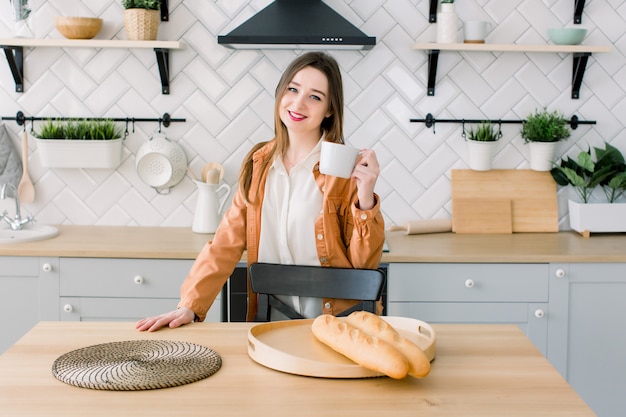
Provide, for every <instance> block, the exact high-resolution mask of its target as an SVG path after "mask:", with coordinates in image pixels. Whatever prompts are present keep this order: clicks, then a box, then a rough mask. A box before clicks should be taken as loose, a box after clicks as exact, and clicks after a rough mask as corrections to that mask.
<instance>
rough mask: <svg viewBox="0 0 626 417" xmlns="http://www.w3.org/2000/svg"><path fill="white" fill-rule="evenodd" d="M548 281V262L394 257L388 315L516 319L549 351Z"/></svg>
mask: <svg viewBox="0 0 626 417" xmlns="http://www.w3.org/2000/svg"><path fill="white" fill-rule="evenodd" d="M548 281H549V265H548V264H462V263H459V264H433V263H423V264H422V263H390V264H389V270H388V273H387V315H390V316H404V317H412V318H416V319H419V320H423V321H425V322H428V323H500V324H502V323H513V324H517V325H518V326H519V327H520V328H521V329H522V330H523V331H524V332H525V333H526V335H527V336H528V337H529V339H530V340H532V342H533V343H534V344H535V346H536V347H537V349H539V351H541V353H542V354H544V355H545V354H546V350H547V332H548V314H547V310H548Z"/></svg>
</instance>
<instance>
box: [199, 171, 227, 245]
mask: <svg viewBox="0 0 626 417" xmlns="http://www.w3.org/2000/svg"><path fill="white" fill-rule="evenodd" d="M193 182H194V183H195V184H196V186H197V187H198V200H197V201H196V211H195V213H194V216H193V223H192V225H191V230H192V231H193V232H195V233H215V231H216V230H217V226H219V224H220V221H221V220H222V210H223V208H224V203H226V198H227V197H228V196H229V195H230V186H229V185H228V184H226V183H224V184H222V185H217V184H209V183H206V182H202V181H196V180H194V181H193ZM220 194H222V195H221V196H220Z"/></svg>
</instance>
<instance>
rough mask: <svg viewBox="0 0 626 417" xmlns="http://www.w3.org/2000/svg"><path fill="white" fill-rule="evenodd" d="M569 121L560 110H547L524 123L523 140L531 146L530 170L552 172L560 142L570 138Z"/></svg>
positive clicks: (532, 115) (529, 117)
mask: <svg viewBox="0 0 626 417" xmlns="http://www.w3.org/2000/svg"><path fill="white" fill-rule="evenodd" d="M568 123H569V121H568V120H567V119H565V117H563V114H562V113H561V112H559V111H558V110H555V111H552V112H549V111H548V110H547V109H546V108H544V109H543V110H541V111H539V110H536V111H535V113H533V114H530V115H529V116H528V117H527V118H526V120H525V121H524V122H523V123H522V130H521V134H522V138H523V139H524V142H525V143H528V144H529V146H530V168H531V169H533V170H535V171H550V170H551V169H552V163H553V160H554V156H555V154H556V145H557V143H558V142H559V141H561V140H564V139H567V138H568V137H569V136H570V130H569V127H568Z"/></svg>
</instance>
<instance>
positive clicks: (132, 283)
mask: <svg viewBox="0 0 626 417" xmlns="http://www.w3.org/2000/svg"><path fill="white" fill-rule="evenodd" d="M192 264H193V260H181V259H107V258H95V259H94V258H60V262H59V270H60V281H59V297H60V298H59V303H58V304H57V305H58V317H59V319H60V320H63V321H66V320H67V321H70V320H80V321H134V320H137V319H140V318H143V317H147V316H152V315H156V314H160V313H164V312H166V311H170V310H174V309H175V308H176V306H177V304H178V301H179V296H180V286H181V284H182V282H183V280H184V279H185V277H186V276H187V274H188V273H189V269H190V268H191V265H192ZM221 315H222V314H221V297H220V296H218V298H217V299H216V300H215V302H214V303H213V306H212V307H211V309H210V310H209V312H208V314H207V318H206V321H220V320H221Z"/></svg>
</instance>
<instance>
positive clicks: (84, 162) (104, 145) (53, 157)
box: [35, 138, 123, 168]
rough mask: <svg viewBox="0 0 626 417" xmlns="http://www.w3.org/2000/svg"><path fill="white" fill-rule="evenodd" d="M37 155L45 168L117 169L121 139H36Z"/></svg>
mask: <svg viewBox="0 0 626 417" xmlns="http://www.w3.org/2000/svg"><path fill="white" fill-rule="evenodd" d="M35 142H36V143H37V153H38V154H39V159H40V161H41V165H42V166H44V167H47V168H117V167H118V166H119V165H120V162H121V159H122V144H123V139H122V138H119V139H112V140H66V139H38V138H35Z"/></svg>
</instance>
